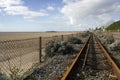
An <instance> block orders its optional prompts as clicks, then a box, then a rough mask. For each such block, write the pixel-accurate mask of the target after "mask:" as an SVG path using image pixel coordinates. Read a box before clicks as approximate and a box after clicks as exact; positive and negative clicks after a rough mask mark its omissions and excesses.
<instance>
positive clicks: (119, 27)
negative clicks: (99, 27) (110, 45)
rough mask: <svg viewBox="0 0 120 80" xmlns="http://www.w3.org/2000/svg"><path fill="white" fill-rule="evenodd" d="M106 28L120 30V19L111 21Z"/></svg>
mask: <svg viewBox="0 0 120 80" xmlns="http://www.w3.org/2000/svg"><path fill="white" fill-rule="evenodd" d="M106 29H107V30H113V31H117V30H120V20H119V21H117V22H114V23H112V24H111V25H109V26H108V27H107V28H106Z"/></svg>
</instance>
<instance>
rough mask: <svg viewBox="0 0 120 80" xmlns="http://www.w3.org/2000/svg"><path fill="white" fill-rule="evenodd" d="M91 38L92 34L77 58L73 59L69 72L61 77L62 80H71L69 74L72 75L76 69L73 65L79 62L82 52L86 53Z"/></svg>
mask: <svg viewBox="0 0 120 80" xmlns="http://www.w3.org/2000/svg"><path fill="white" fill-rule="evenodd" d="M90 38H91V35H90V36H89V38H88V39H87V41H86V43H85V44H84V46H83V47H82V49H81V50H80V52H79V53H78V55H77V57H76V58H75V60H74V61H73V63H72V64H71V66H70V67H69V68H68V70H67V72H66V73H65V74H64V76H63V77H62V78H61V80H71V78H70V77H68V76H69V75H72V74H71V73H73V72H74V71H75V70H74V68H73V67H75V66H77V65H78V62H79V58H80V55H81V54H82V53H84V51H85V49H86V48H87V44H88V43H89V40H90Z"/></svg>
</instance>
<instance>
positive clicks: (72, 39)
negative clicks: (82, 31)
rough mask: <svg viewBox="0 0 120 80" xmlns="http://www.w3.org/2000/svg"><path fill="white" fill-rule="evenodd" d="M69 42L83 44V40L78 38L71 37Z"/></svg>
mask: <svg viewBox="0 0 120 80" xmlns="http://www.w3.org/2000/svg"><path fill="white" fill-rule="evenodd" d="M85 36H86V35H85ZM68 42H70V43H71V44H82V40H80V39H78V38H77V37H70V38H69V39H68Z"/></svg>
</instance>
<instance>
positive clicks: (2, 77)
mask: <svg viewBox="0 0 120 80" xmlns="http://www.w3.org/2000/svg"><path fill="white" fill-rule="evenodd" d="M0 80H10V79H9V78H8V77H7V76H6V75H5V74H3V73H1V72H0Z"/></svg>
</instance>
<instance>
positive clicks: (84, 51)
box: [61, 34, 120, 80]
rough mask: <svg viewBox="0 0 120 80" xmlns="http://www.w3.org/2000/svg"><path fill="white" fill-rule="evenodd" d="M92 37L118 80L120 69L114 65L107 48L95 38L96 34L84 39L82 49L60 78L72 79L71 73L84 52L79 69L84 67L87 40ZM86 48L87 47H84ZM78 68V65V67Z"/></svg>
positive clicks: (87, 50)
mask: <svg viewBox="0 0 120 80" xmlns="http://www.w3.org/2000/svg"><path fill="white" fill-rule="evenodd" d="M92 36H93V37H94V38H95V40H96V42H97V43H98V45H99V46H100V49H101V50H102V51H103V54H104V55H105V57H106V58H107V60H108V62H109V63H110V65H111V66H112V68H113V70H114V73H115V74H116V76H117V79H118V80H120V70H119V67H118V66H117V65H116V63H115V62H114V61H113V59H112V58H111V57H110V55H109V53H108V52H107V50H106V49H105V48H104V47H103V45H102V43H101V41H100V40H99V39H98V38H97V36H96V35H94V34H93V35H91V36H89V38H88V40H87V41H86V43H85V44H84V46H83V47H82V49H81V50H80V52H79V53H78V55H77V57H76V58H75V60H74V61H73V63H72V64H71V66H70V67H69V68H68V70H67V71H66V73H65V74H64V76H63V77H62V78H61V80H72V75H73V74H75V73H74V72H75V71H76V66H79V65H78V64H80V63H79V62H80V58H81V57H80V56H81V55H82V54H85V57H84V61H83V63H82V67H81V69H84V66H85V64H86V59H87V55H88V53H89V41H90V38H91V37H92ZM86 48H88V49H86ZM79 68H80V67H79Z"/></svg>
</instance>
